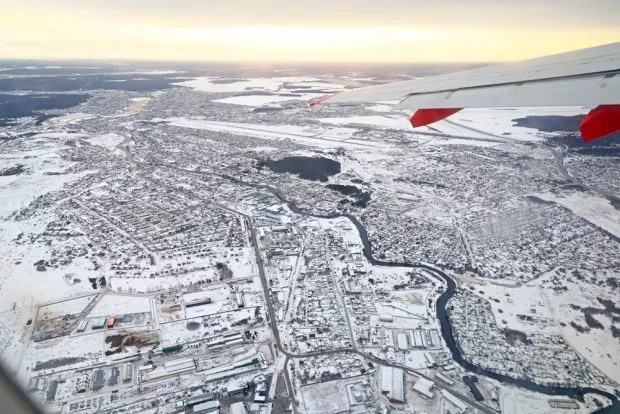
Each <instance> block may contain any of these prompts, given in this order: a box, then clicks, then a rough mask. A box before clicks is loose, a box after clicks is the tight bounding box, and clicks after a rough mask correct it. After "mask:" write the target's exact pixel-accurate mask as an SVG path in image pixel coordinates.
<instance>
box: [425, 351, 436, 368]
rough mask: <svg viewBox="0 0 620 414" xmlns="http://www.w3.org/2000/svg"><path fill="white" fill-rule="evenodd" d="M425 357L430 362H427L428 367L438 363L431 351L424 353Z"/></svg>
mask: <svg viewBox="0 0 620 414" xmlns="http://www.w3.org/2000/svg"><path fill="white" fill-rule="evenodd" d="M424 358H425V359H426V361H427V362H428V363H427V364H426V366H427V367H429V368H433V367H434V366H436V365H437V362H435V358H433V356H432V355H431V354H430V353H429V352H425V353H424Z"/></svg>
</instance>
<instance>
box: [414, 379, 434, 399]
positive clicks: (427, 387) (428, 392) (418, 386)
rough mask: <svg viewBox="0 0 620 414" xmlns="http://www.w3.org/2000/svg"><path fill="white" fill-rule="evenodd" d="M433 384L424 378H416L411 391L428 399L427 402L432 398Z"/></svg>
mask: <svg viewBox="0 0 620 414" xmlns="http://www.w3.org/2000/svg"><path fill="white" fill-rule="evenodd" d="M434 385H435V384H434V383H433V381H429V380H427V379H425V378H418V380H417V381H416V383H415V385H414V386H413V390H414V391H415V392H417V393H418V394H420V395H421V396H422V397H424V398H428V399H429V400H430V399H432V398H433V386H434Z"/></svg>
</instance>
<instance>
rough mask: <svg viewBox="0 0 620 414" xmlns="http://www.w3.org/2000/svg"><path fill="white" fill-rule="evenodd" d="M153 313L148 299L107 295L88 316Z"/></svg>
mask: <svg viewBox="0 0 620 414" xmlns="http://www.w3.org/2000/svg"><path fill="white" fill-rule="evenodd" d="M147 312H151V302H150V299H149V298H148V297H143V296H131V295H116V294H113V293H112V294H107V295H105V296H104V297H103V299H101V300H100V301H99V302H98V303H97V304H96V305H95V307H94V308H93V309H92V310H91V311H90V313H89V314H88V317H89V318H96V317H101V316H108V315H122V314H126V313H147Z"/></svg>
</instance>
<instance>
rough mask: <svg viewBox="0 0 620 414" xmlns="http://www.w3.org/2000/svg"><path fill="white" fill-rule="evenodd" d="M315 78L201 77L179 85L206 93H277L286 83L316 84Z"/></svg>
mask: <svg viewBox="0 0 620 414" xmlns="http://www.w3.org/2000/svg"><path fill="white" fill-rule="evenodd" d="M318 80H319V79H317V78H314V77H307V76H306V77H275V78H234V79H230V81H229V82H226V83H219V82H222V81H223V80H222V79H221V78H216V77H199V78H196V79H193V80H189V81H185V82H180V83H178V84H177V85H181V86H187V87H190V88H194V89H197V90H199V91H204V92H213V93H223V92H243V91H246V90H262V91H272V92H273V91H277V90H279V89H280V88H281V87H282V85H283V84H284V83H285V82H295V83H297V82H314V81H318Z"/></svg>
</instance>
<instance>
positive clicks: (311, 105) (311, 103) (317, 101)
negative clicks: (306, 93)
mask: <svg viewBox="0 0 620 414" xmlns="http://www.w3.org/2000/svg"><path fill="white" fill-rule="evenodd" d="M336 95H337V94H335V93H334V94H331V95H325V96H321V97H320V98H316V99H314V100H312V101H310V102H308V106H309V107H310V108H312V107H313V106H316V105H318V104H320V103H323V102H325V101H326V100H328V99H329V98H331V97H332V96H336Z"/></svg>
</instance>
